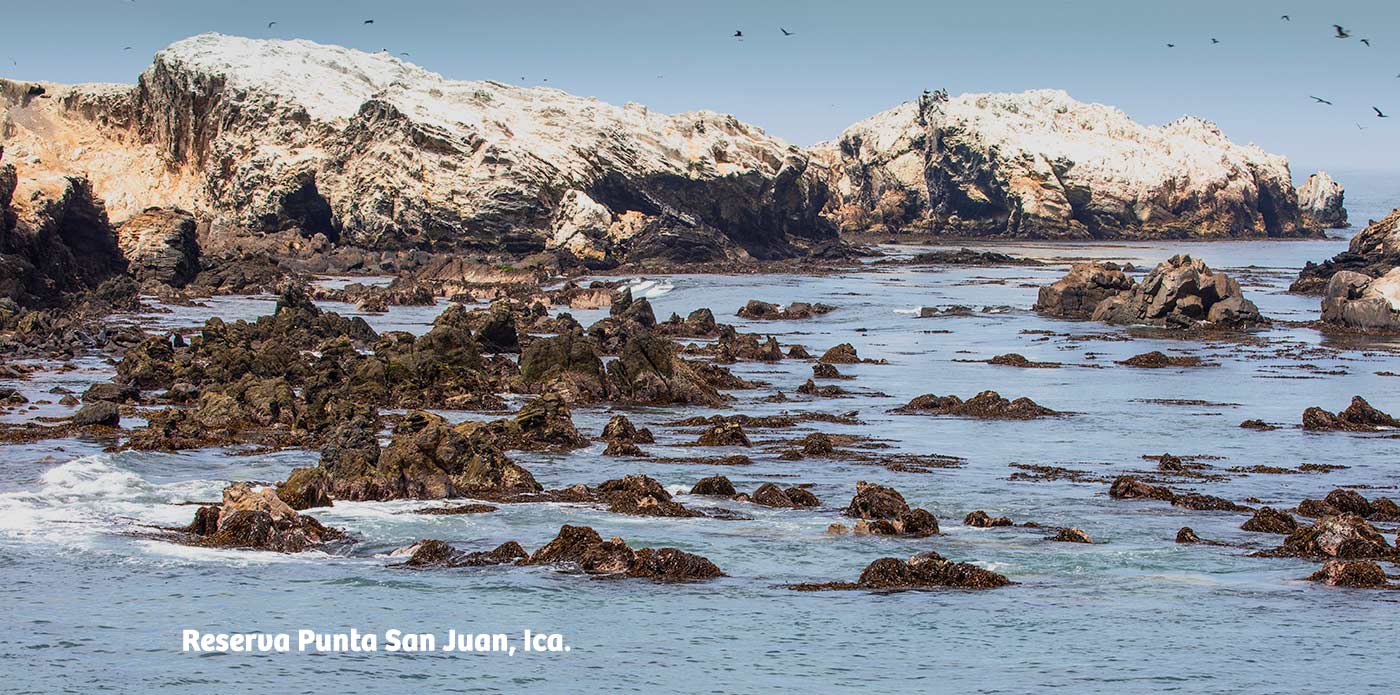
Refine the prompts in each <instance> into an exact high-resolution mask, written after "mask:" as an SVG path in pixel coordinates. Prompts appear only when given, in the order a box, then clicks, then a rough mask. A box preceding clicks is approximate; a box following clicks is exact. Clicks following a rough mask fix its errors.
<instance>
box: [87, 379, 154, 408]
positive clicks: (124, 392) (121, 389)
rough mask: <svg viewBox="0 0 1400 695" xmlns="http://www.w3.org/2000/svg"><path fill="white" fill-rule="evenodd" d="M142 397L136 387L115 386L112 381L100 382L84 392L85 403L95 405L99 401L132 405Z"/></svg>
mask: <svg viewBox="0 0 1400 695" xmlns="http://www.w3.org/2000/svg"><path fill="white" fill-rule="evenodd" d="M140 397H141V392H140V391H138V390H137V389H136V387H134V386H129V385H127V384H114V383H112V382H110V381H99V382H97V383H95V384H93V385H92V386H89V387H88V388H87V390H86V391H83V398H82V401H83V402H84V403H95V402H97V401H111V402H112V403H131V402H133V401H136V400H137V399H139V398H140Z"/></svg>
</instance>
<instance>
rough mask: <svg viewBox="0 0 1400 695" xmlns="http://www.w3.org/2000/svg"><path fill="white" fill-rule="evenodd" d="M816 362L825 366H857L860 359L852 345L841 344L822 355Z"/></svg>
mask: <svg viewBox="0 0 1400 695" xmlns="http://www.w3.org/2000/svg"><path fill="white" fill-rule="evenodd" d="M818 361H819V362H822V363H825V364H859V363H860V362H861V359H860V355H858V354H856V348H855V346H854V345H851V344H850V343H841V344H840V345H835V346H832V347H831V348H830V349H828V350H827V351H826V352H824V353H822V356H821V359H819V360H818Z"/></svg>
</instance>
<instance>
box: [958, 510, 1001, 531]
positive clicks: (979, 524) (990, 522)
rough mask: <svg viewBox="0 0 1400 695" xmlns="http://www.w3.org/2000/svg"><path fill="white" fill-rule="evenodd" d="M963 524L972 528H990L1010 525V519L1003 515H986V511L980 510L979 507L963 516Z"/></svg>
mask: <svg viewBox="0 0 1400 695" xmlns="http://www.w3.org/2000/svg"><path fill="white" fill-rule="evenodd" d="M963 525H964V526H972V527H974V528H992V527H995V526H1010V525H1011V519H1009V518H1007V517H1004V516H998V517H992V516H990V515H988V514H987V513H986V512H984V511H982V510H980V509H979V510H977V511H975V512H972V513H970V514H968V515H967V516H965V517H963Z"/></svg>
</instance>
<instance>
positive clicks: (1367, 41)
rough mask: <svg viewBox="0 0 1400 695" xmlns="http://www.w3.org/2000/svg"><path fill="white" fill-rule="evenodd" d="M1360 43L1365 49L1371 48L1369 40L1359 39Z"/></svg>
mask: <svg viewBox="0 0 1400 695" xmlns="http://www.w3.org/2000/svg"><path fill="white" fill-rule="evenodd" d="M1361 43H1364V44H1366V47H1367V48H1370V47H1371V40H1370V39H1361Z"/></svg>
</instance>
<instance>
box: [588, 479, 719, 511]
mask: <svg viewBox="0 0 1400 695" xmlns="http://www.w3.org/2000/svg"><path fill="white" fill-rule="evenodd" d="M597 490H598V493H599V494H600V495H602V496H603V498H604V499H605V500H607V502H608V511H610V512H613V513H615V514H632V515H635V516H665V517H692V516H704V514H701V513H700V512H697V511H694V510H691V509H686V508H685V505H682V504H681V503H679V502H677V501H675V500H674V499H672V498H671V493H669V492H667V491H666V488H665V487H663V486H662V485H661V483H658V482H656V480H654V479H652V478H649V477H647V476H645V475H629V476H626V477H623V478H621V479H618V480H609V481H606V482H604V483H602V484H601V485H599V486H598V488H597Z"/></svg>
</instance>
